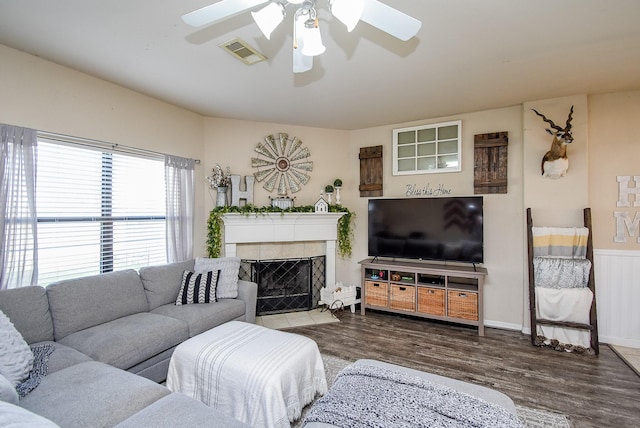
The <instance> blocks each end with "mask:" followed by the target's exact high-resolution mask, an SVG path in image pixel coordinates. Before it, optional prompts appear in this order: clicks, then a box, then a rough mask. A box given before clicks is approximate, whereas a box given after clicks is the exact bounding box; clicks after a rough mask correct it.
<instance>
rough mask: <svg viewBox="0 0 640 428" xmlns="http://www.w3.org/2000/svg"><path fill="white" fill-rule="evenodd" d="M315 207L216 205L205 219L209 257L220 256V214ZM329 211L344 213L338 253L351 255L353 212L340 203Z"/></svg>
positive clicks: (311, 208) (305, 210) (310, 208)
mask: <svg viewBox="0 0 640 428" xmlns="http://www.w3.org/2000/svg"><path fill="white" fill-rule="evenodd" d="M313 212H315V207H314V206H313V205H303V206H300V207H292V208H285V209H282V208H279V207H272V206H265V207H257V206H255V205H251V204H249V205H244V206H241V207H236V206H232V207H216V208H214V209H212V210H211V214H209V220H208V221H207V229H208V233H207V253H208V254H209V257H220V254H221V250H222V228H223V227H224V223H223V221H222V216H223V215H225V214H229V213H237V214H244V215H246V216H249V215H252V214H254V215H259V214H268V213H282V214H285V213H313ZM329 212H332V213H344V215H343V216H342V217H340V219H339V220H338V247H337V250H338V255H339V256H340V257H342V258H348V257H351V240H352V239H353V219H354V218H355V216H356V215H355V213H353V212H351V211H349V209H348V208H345V207H343V206H342V205H329Z"/></svg>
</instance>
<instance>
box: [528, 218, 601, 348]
mask: <svg viewBox="0 0 640 428" xmlns="http://www.w3.org/2000/svg"><path fill="white" fill-rule="evenodd" d="M584 227H586V228H587V229H588V230H589V237H588V238H587V254H586V258H587V259H589V260H590V261H591V270H590V272H589V289H590V290H591V292H592V293H593V300H592V302H591V311H590V313H589V319H590V322H589V324H582V323H575V322H566V321H552V320H547V319H541V318H538V317H537V311H536V292H535V277H534V268H533V219H532V217H531V208H527V244H528V245H527V250H528V259H529V312H530V317H531V343H532V344H533V345H535V346H539V345H540V344H539V343H538V342H537V331H538V328H537V326H538V325H549V326H555V327H567V328H574V329H579V330H589V332H590V334H591V349H592V350H593V352H594V353H595V354H596V355H597V354H599V353H600V347H599V344H598V319H597V314H596V287H595V281H594V273H593V271H594V263H593V234H592V228H591V208H585V209H584Z"/></svg>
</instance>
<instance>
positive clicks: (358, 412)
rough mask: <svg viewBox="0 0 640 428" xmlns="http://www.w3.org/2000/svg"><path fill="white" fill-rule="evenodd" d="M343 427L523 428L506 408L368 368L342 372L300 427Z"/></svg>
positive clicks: (419, 379)
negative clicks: (317, 424)
mask: <svg viewBox="0 0 640 428" xmlns="http://www.w3.org/2000/svg"><path fill="white" fill-rule="evenodd" d="M308 422H324V423H328V424H332V425H335V426H338V427H343V428H374V427H379V428H383V427H384V428H390V427H448V428H451V427H486V428H501V427H504V428H511V427H522V423H521V422H520V420H519V419H518V417H517V416H516V415H514V414H512V413H510V412H509V411H507V410H506V409H504V408H502V407H500V406H498V405H495V404H492V403H488V402H486V401H484V400H482V399H480V398H477V397H473V396H471V395H469V394H465V393H462V392H459V391H456V390H454V389H452V388H449V387H445V386H443V385H439V384H435V383H433V382H429V381H427V380H425V379H422V378H419V377H413V376H409V375H406V374H403V373H399V372H397V371H392V370H387V369H384V368H381V367H374V366H368V365H357V366H353V365H352V366H349V367H346V368H345V369H344V370H342V371H341V372H340V373H339V374H338V376H337V377H336V380H335V382H334V384H333V386H332V387H331V389H330V390H329V392H328V393H327V394H326V395H325V396H324V397H322V398H320V399H319V400H318V401H317V402H316V403H315V404H314V405H313V407H312V408H311V409H310V410H309V412H308V413H307V416H306V419H305V423H308Z"/></svg>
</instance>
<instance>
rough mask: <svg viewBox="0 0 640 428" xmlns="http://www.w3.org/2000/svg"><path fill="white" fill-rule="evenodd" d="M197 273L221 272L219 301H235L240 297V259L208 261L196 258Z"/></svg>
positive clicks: (218, 288) (223, 258)
mask: <svg viewBox="0 0 640 428" xmlns="http://www.w3.org/2000/svg"><path fill="white" fill-rule="evenodd" d="M193 270H194V271H195V272H196V273H204V272H210V271H211V272H216V271H220V275H219V278H218V287H217V296H218V299H235V298H236V297H238V273H239V272H240V257H221V258H218V259H208V258H205V257H198V258H196V263H195V267H194V269H193Z"/></svg>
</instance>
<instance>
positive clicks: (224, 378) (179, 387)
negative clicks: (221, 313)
mask: <svg viewBox="0 0 640 428" xmlns="http://www.w3.org/2000/svg"><path fill="white" fill-rule="evenodd" d="M167 387H168V388H169V389H170V390H172V391H177V392H182V393H183V394H186V395H188V396H191V397H193V398H196V399H197V400H200V401H202V402H203V403H205V404H207V405H209V406H211V407H213V408H215V409H218V410H220V411H222V412H224V413H226V414H227V415H229V416H232V417H234V418H236V419H239V420H241V421H243V422H245V423H248V424H249V425H252V426H254V427H284V428H288V427H289V426H290V422H291V421H294V420H296V419H298V418H299V417H300V415H301V412H302V408H303V407H304V406H305V405H306V404H308V403H310V402H311V401H313V399H314V398H315V397H316V395H317V394H320V395H321V394H324V393H325V392H326V391H327V381H326V378H325V372H324V365H323V363H322V358H321V356H320V352H319V350H318V346H317V345H316V343H315V342H314V341H313V340H311V339H309V338H307V337H304V336H300V335H297V334H292V333H286V332H282V331H277V330H271V329H268V328H265V327H261V326H257V325H255V324H249V323H245V322H241V321H231V322H228V323H225V324H223V325H221V326H218V327H216V328H213V329H211V330H208V331H206V332H204V333H202V334H199V335H197V336H194V337H192V338H191V339H189V340H187V341H185V342H183V343H182V344H180V345H179V346H178V347H177V348H176V350H175V352H174V353H173V356H172V357H171V363H170V365H169V373H168V374H167Z"/></svg>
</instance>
